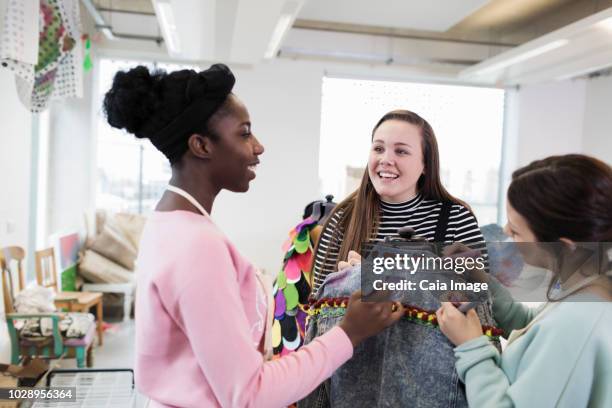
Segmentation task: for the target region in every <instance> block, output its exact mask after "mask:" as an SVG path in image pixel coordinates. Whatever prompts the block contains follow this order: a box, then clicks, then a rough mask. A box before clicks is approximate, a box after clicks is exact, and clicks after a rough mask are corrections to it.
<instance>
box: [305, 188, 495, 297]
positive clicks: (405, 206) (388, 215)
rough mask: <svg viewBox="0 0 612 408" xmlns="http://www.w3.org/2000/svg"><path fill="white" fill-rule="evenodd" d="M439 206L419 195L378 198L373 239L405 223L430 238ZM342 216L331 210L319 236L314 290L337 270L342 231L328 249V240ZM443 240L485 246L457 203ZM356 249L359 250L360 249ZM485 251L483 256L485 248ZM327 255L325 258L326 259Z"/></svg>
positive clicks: (475, 225) (393, 233) (469, 216)
mask: <svg viewBox="0 0 612 408" xmlns="http://www.w3.org/2000/svg"><path fill="white" fill-rule="evenodd" d="M441 208H442V202H441V201H437V200H425V199H423V197H421V196H420V195H417V196H416V197H415V198H413V199H411V200H409V201H407V202H404V203H397V204H392V203H385V202H383V201H381V203H380V209H381V216H380V226H379V228H378V233H377V234H376V238H375V240H376V241H382V240H384V239H385V237H389V236H397V229H398V228H400V227H403V226H408V227H412V228H413V229H414V230H415V231H416V234H417V235H419V236H421V237H423V238H425V239H427V240H428V241H433V240H434V235H435V232H436V226H437V224H438V218H439V217H440V210H441ZM341 216H342V213H341V212H337V213H334V215H333V216H332V218H331V220H330V221H329V224H328V226H327V228H325V230H323V231H322V233H321V237H320V238H319V239H320V242H319V248H318V251H317V253H316V256H315V264H314V268H313V273H314V275H313V293H315V292H316V291H317V289H319V286H320V285H321V284H322V283H323V281H324V280H325V277H326V276H327V275H328V274H329V273H331V272H335V271H337V267H338V262H339V260H338V252H339V250H340V245H339V244H340V243H341V242H342V238H343V235H344V231H340V232H339V238H340V239H339V240H337V241H336V243H335V245H333V247H332V248H330V240H331V237H332V232H333V231H335V230H336V229H337V228H338V221H339V220H340V218H341ZM444 242H445V244H450V243H452V242H462V243H464V244H466V245H469V246H470V247H471V248H474V249H484V248H486V246H485V242H484V238H483V236H482V233H481V232H480V229H479V228H478V221H477V220H476V217H474V215H473V214H472V213H471V212H470V211H469V210H468V209H467V208H465V207H464V206H462V205H460V204H453V205H452V206H451V209H450V214H449V216H448V224H447V227H446V236H445V239H444ZM355 250H356V251H358V250H359V248H355ZM484 252H485V259H486V250H485V251H484ZM326 255H327V259H325V256H326ZM324 261H325V263H324Z"/></svg>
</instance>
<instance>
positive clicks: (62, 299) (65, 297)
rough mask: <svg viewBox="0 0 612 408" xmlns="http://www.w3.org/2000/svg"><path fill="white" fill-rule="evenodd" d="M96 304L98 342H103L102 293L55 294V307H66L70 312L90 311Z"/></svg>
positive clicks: (100, 343)
mask: <svg viewBox="0 0 612 408" xmlns="http://www.w3.org/2000/svg"><path fill="white" fill-rule="evenodd" d="M93 306H96V315H97V329H98V344H99V345H100V346H101V345H102V343H103V335H104V327H102V324H103V321H102V293H95V292H58V293H57V294H56V295H55V307H57V308H58V309H60V308H65V309H68V311H69V312H81V313H89V309H90V308H92V307H93Z"/></svg>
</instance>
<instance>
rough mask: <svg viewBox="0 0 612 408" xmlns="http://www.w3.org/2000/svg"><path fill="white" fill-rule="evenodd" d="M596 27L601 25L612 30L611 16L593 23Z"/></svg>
mask: <svg viewBox="0 0 612 408" xmlns="http://www.w3.org/2000/svg"><path fill="white" fill-rule="evenodd" d="M595 25H596V26H597V27H601V28H603V29H605V30H608V31H612V17H608V18H606V19H605V20H602V21H600V22H599V23H597V24H595Z"/></svg>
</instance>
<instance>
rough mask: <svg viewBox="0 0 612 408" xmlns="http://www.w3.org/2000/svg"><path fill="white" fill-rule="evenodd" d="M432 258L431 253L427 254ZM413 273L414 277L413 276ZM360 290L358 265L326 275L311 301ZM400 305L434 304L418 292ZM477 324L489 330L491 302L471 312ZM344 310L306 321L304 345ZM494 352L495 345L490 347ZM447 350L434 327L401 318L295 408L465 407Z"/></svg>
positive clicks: (424, 306) (435, 303)
mask: <svg viewBox="0 0 612 408" xmlns="http://www.w3.org/2000/svg"><path fill="white" fill-rule="evenodd" d="M431 255H432V256H433V254H431ZM417 273H418V272H417ZM359 289H361V268H360V265H357V266H355V267H352V268H349V269H345V270H343V271H340V272H336V273H332V274H330V275H328V276H327V278H326V280H325V282H324V283H323V285H322V286H321V288H320V289H319V291H318V292H317V293H316V294H315V299H321V298H330V297H345V296H350V294H351V293H352V292H353V291H355V290H359ZM401 296H403V298H401V299H398V300H400V301H401V302H402V303H404V304H411V305H414V306H418V307H420V308H422V309H425V310H433V311H435V310H436V309H437V308H438V307H439V306H440V303H439V301H438V300H437V299H436V298H435V296H434V295H433V294H431V295H429V294H428V293H427V292H426V291H421V292H420V293H419V294H418V296H417V298H415V296H414V294H410V293H408V292H403V294H402V295H401ZM476 310H477V313H478V314H479V316H480V319H481V322H482V324H483V325H491V326H494V325H495V322H494V320H493V318H492V314H491V303H490V302H485V303H482V304H480V305H479V306H478V307H477V309H476ZM344 311H345V309H343V308H326V309H324V310H323V309H322V312H321V313H319V314H316V315H314V316H312V317H311V318H310V321H309V324H308V328H307V332H306V339H305V342H309V341H311V340H312V339H313V338H315V337H317V336H320V335H322V334H323V333H325V332H327V331H328V330H329V329H330V328H332V327H333V326H335V325H336V324H338V323H339V322H340V320H342V316H343V315H344ZM494 344H496V346H497V347H498V348H499V343H498V342H496V343H494ZM453 347H454V346H453V345H452V343H450V342H449V341H448V339H447V338H446V337H445V336H444V334H442V332H441V331H440V329H439V328H438V327H434V326H432V325H427V324H424V323H422V322H417V321H414V320H410V319H407V318H402V319H401V320H400V321H399V322H398V323H397V324H395V325H393V326H391V327H389V328H387V329H386V330H384V331H383V332H381V333H379V334H378V335H376V336H374V337H371V338H369V339H367V340H366V341H364V342H363V343H362V344H360V345H359V346H358V347H357V348H356V349H355V351H354V355H353V358H352V359H351V360H349V361H348V362H347V363H346V364H344V365H343V366H342V367H340V368H339V369H338V370H337V371H336V372H335V373H334V374H333V375H332V377H331V378H330V379H329V380H328V381H326V382H325V383H324V384H322V385H321V386H319V387H318V388H317V389H316V390H315V391H314V392H313V393H311V394H310V395H309V396H308V397H306V398H305V399H304V400H302V401H300V402H299V404H298V405H299V407H300V408H304V407H305V408H314V407H316V408H319V407H334V408H336V407H338V408H344V407H346V408H357V407H368V408H369V407H418V408H438V407H445V408H446V407H448V408H455V407H467V401H466V396H465V390H464V387H463V384H462V383H461V382H460V381H459V377H458V375H457V372H456V371H455V356H454V353H453Z"/></svg>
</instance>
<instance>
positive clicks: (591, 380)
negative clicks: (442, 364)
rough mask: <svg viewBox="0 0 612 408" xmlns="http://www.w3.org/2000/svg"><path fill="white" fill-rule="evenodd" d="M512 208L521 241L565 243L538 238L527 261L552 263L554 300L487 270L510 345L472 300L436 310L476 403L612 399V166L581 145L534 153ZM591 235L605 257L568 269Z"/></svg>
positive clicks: (569, 403)
mask: <svg viewBox="0 0 612 408" xmlns="http://www.w3.org/2000/svg"><path fill="white" fill-rule="evenodd" d="M507 208H508V224H507V226H506V233H508V234H509V235H510V236H511V237H512V238H513V239H514V241H515V242H540V243H541V242H556V243H558V244H559V245H557V250H553V249H548V248H551V247H552V246H551V245H548V244H542V245H537V246H536V245H533V246H531V248H532V249H533V248H540V249H539V251H540V253H539V254H538V256H537V257H535V259H537V262H533V261H531V260H529V261H528V262H529V263H532V262H533V263H534V264H537V265H536V266H540V267H542V266H548V268H549V269H550V270H552V272H553V279H552V282H551V285H550V286H549V289H548V293H547V297H548V300H549V301H548V302H547V303H545V304H544V305H542V306H541V307H539V308H537V309H532V308H529V307H526V306H525V305H523V304H521V303H519V302H515V301H513V300H512V298H511V296H510V294H509V292H508V291H507V290H506V289H505V288H504V287H503V286H501V285H500V284H499V283H498V282H497V281H495V280H494V279H489V281H490V284H491V286H490V288H491V290H492V291H493V295H494V306H493V313H494V316H495V319H496V320H497V321H498V323H499V325H500V326H501V327H502V328H503V329H504V331H505V333H506V334H509V333H510V337H509V339H508V344H507V346H506V348H505V350H504V352H503V353H502V354H500V353H499V352H498V350H497V349H496V348H495V347H493V346H492V345H491V344H490V343H489V341H488V338H487V337H486V336H483V334H482V327H481V325H480V321H479V320H478V317H477V315H476V313H474V311H473V310H471V311H470V312H468V313H467V314H465V315H464V314H463V313H461V312H460V311H459V310H458V309H457V308H455V307H454V306H453V305H452V304H450V303H444V304H443V306H442V307H441V308H440V309H439V310H438V312H437V317H438V321H439V323H440V329H441V330H442V332H443V333H444V334H445V335H446V336H447V337H448V338H449V340H450V341H451V342H453V343H454V344H455V345H456V346H457V347H456V348H455V356H456V358H457V361H456V368H457V372H458V374H459V376H460V378H461V380H462V381H463V382H464V383H465V386H466V394H467V399H468V403H469V405H470V406H473V407H514V406H516V407H568V408H576V407H612V292H611V289H610V288H611V279H612V273H611V269H612V264H611V263H610V258H612V249H611V245H612V169H611V168H610V166H609V165H607V164H606V163H603V162H601V161H599V160H596V159H594V158H591V157H588V156H583V155H565V156H554V157H549V158H546V159H543V160H538V161H535V162H533V163H531V164H529V165H528V166H525V167H523V168H521V169H519V170H517V171H515V172H514V174H513V175H512V183H511V185H510V187H509V189H508V205H507ZM584 242H597V243H599V244H598V247H599V249H600V251H599V254H598V258H597V262H586V263H584V264H583V265H582V266H580V268H579V269H578V271H577V273H573V274H568V273H566V272H567V269H568V268H564V264H565V266H567V264H568V262H571V260H572V259H573V258H572V257H574V258H575V255H576V254H577V253H579V252H580V249H579V248H580V247H581V243H584ZM577 249H578V250H577ZM532 255H533V254H532ZM529 259H533V258H531V257H530V258H529ZM560 260H563V261H560ZM551 265H552V266H551ZM568 275H569V276H568ZM553 288H554V289H553ZM554 292H556V295H555V296H554V299H553V293H554Z"/></svg>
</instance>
